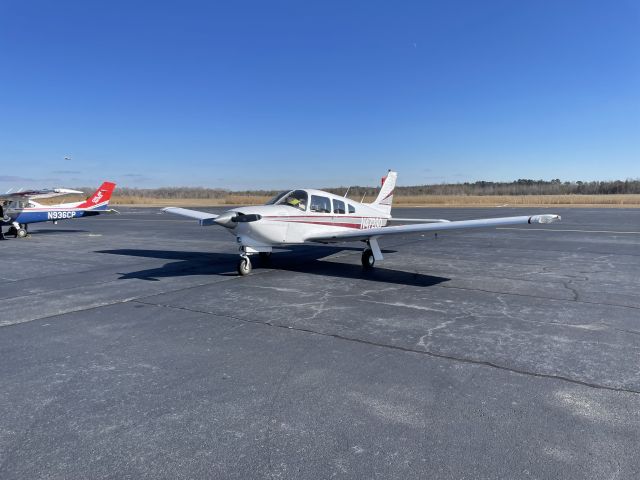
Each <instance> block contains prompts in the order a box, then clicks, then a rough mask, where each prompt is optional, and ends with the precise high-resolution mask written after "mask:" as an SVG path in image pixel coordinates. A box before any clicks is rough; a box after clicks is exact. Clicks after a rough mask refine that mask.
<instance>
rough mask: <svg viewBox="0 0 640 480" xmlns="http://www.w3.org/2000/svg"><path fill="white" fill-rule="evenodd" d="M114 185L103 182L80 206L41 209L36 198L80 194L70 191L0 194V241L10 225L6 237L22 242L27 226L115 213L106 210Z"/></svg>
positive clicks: (55, 190) (61, 204)
mask: <svg viewBox="0 0 640 480" xmlns="http://www.w3.org/2000/svg"><path fill="white" fill-rule="evenodd" d="M114 188H116V184H115V183H111V182H104V183H103V184H102V185H101V186H100V188H98V189H97V190H96V191H95V192H94V193H93V194H92V195H91V196H90V197H88V198H87V199H86V200H84V201H82V202H72V203H60V204H57V205H41V204H40V203H38V202H36V201H34V199H36V198H51V197H58V196H60V195H69V194H78V193H83V192H81V191H79V190H71V189H69V188H45V189H41V190H26V191H21V192H12V193H4V194H0V240H3V239H4V234H3V233H2V227H3V226H7V225H9V230H8V231H7V234H9V235H14V236H15V237H16V238H24V237H26V236H27V233H28V228H29V227H28V225H29V224H30V223H38V222H57V221H58V220H69V219H71V218H81V217H90V216H93V215H100V214H104V213H117V212H116V211H115V210H112V209H109V200H110V199H111V194H112V193H113V189H114Z"/></svg>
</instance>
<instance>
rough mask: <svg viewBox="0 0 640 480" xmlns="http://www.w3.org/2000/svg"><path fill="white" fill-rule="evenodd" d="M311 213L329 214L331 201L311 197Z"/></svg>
mask: <svg viewBox="0 0 640 480" xmlns="http://www.w3.org/2000/svg"><path fill="white" fill-rule="evenodd" d="M311 211H312V212H318V213H331V200H329V199H328V198H327V197H320V196H318V195H311Z"/></svg>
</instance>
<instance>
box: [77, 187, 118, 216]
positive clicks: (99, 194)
mask: <svg viewBox="0 0 640 480" xmlns="http://www.w3.org/2000/svg"><path fill="white" fill-rule="evenodd" d="M115 188H116V184H115V183H113V182H103V183H102V185H100V187H99V188H98V189H97V190H96V191H95V192H93V194H92V195H91V196H90V197H89V198H87V199H86V200H85V201H84V202H83V203H81V204H80V205H78V208H89V209H91V210H104V209H106V208H107V207H108V206H109V200H111V194H112V193H113V190H114V189H115Z"/></svg>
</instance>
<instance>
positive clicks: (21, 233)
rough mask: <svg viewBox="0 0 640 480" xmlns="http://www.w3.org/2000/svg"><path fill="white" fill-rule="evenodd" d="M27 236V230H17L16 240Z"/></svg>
mask: <svg viewBox="0 0 640 480" xmlns="http://www.w3.org/2000/svg"><path fill="white" fill-rule="evenodd" d="M26 236H27V230H26V229H24V228H18V229H17V230H16V238H24V237H26Z"/></svg>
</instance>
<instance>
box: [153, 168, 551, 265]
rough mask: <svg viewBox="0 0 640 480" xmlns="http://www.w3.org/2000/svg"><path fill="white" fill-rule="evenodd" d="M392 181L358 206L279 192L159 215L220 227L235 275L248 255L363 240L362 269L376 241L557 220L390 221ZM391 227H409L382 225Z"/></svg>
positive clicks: (375, 251)
mask: <svg viewBox="0 0 640 480" xmlns="http://www.w3.org/2000/svg"><path fill="white" fill-rule="evenodd" d="M397 178H398V174H397V172H392V171H391V170H389V172H388V173H387V176H386V177H384V178H383V179H382V186H381V188H380V191H379V192H378V196H377V198H376V199H375V200H374V201H373V202H371V203H358V202H355V201H353V200H349V199H348V198H345V197H340V196H339V195H334V194H332V193H328V192H323V191H322V190H314V189H310V188H306V189H301V190H288V191H285V192H282V193H279V194H278V195H276V196H275V197H273V198H272V199H271V200H269V201H268V202H267V203H266V204H265V205H260V206H252V207H239V208H233V209H231V210H229V211H227V212H224V213H223V214H221V215H213V214H211V213H209V212H201V211H198V210H189V209H186V208H177V207H168V208H164V209H163V211H165V212H169V213H174V214H177V215H182V216H185V217H189V218H194V219H196V220H198V221H199V223H200V225H201V226H208V225H220V226H222V227H225V228H227V229H229V233H231V234H232V235H234V236H235V237H236V241H237V242H238V244H239V245H240V259H239V261H238V273H239V274H240V275H247V274H249V273H250V272H251V268H252V267H251V260H250V258H249V256H250V255H253V254H256V253H257V254H259V255H260V256H261V257H263V258H267V257H268V256H269V255H270V254H271V251H272V250H273V248H274V247H281V246H285V245H300V244H327V243H338V242H353V241H362V242H365V243H366V247H365V248H364V251H363V252H362V265H363V267H365V268H372V267H373V266H374V264H375V262H376V261H377V260H382V259H383V257H382V251H381V250H380V246H379V245H378V239H379V238H381V237H386V236H388V235H405V234H409V233H424V232H439V231H444V230H454V229H463V228H483V227H501V226H505V225H521V224H522V225H528V224H534V223H552V222H555V221H557V220H560V215H550V214H545V215H526V216H519V217H502V218H487V219H481V220H463V221H455V222H452V221H449V220H443V219H433V218H424V219H416V218H393V217H392V216H391V204H392V202H393V191H394V189H395V185H396V180H397ZM390 222H400V223H414V225H397V226H387V224H388V223H390ZM415 223H417V224H415Z"/></svg>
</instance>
